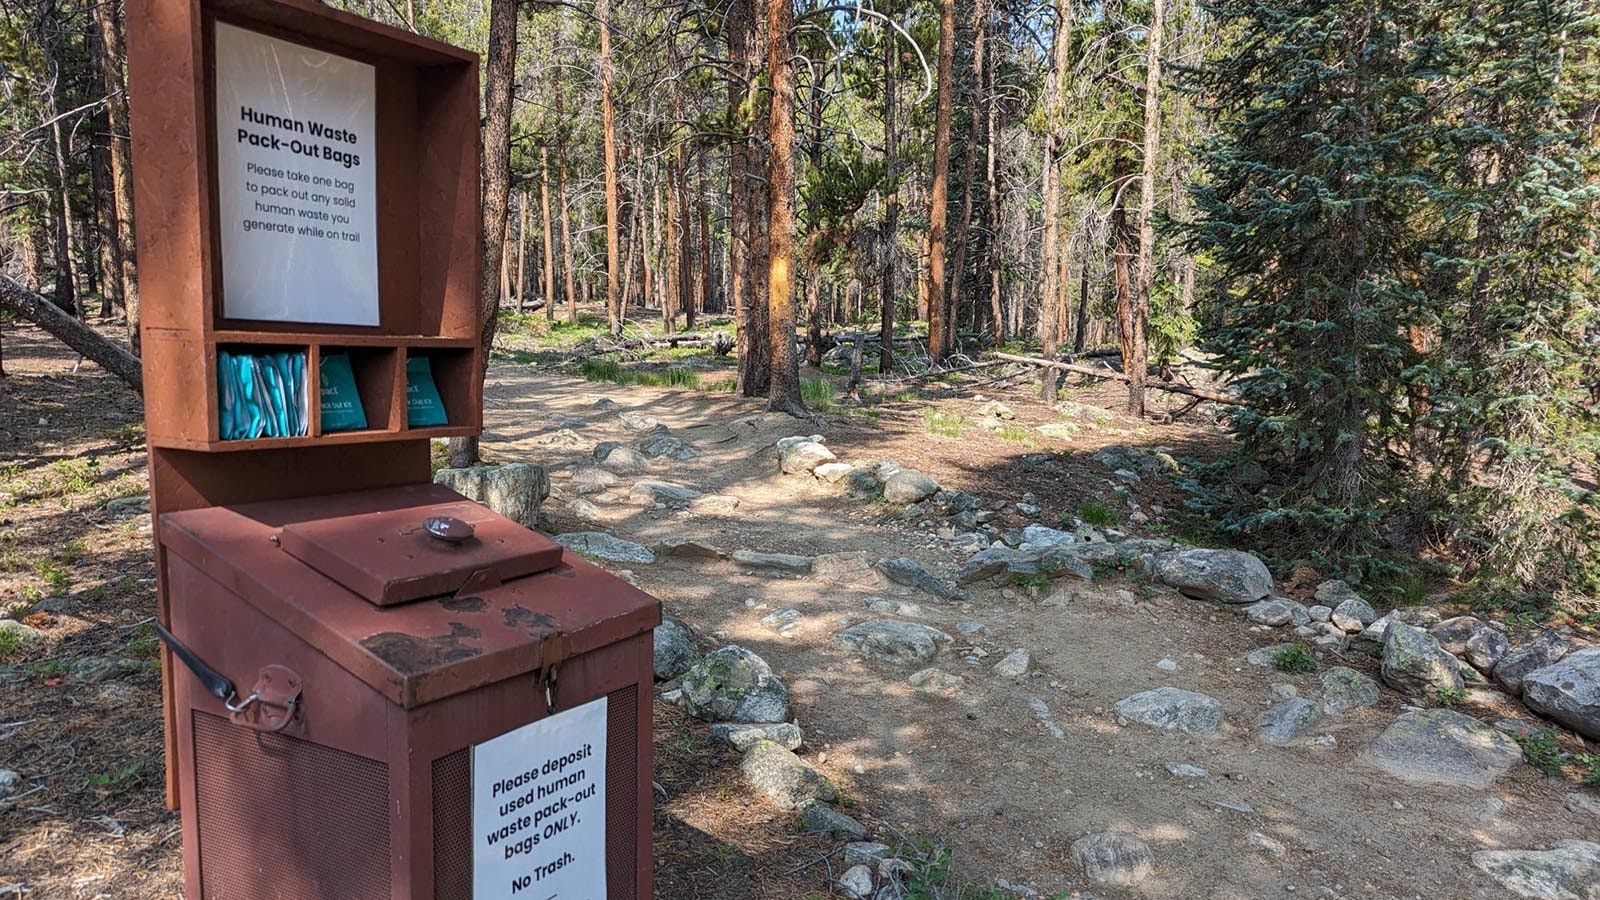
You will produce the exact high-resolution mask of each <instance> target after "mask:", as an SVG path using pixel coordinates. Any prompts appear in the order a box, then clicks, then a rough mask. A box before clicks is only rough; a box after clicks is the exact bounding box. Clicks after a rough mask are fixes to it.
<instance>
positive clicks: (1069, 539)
mask: <svg viewBox="0 0 1600 900" xmlns="http://www.w3.org/2000/svg"><path fill="white" fill-rule="evenodd" d="M1077 542H1078V536H1077V535H1075V534H1073V533H1072V532H1070V531H1062V530H1061V529H1059V528H1051V527H1049V526H1046V525H1029V526H1027V527H1026V528H1023V529H1022V544H1021V548H1022V549H1024V550H1029V549H1031V550H1043V549H1046V548H1048V547H1064V546H1069V545H1071V544H1076V543H1077Z"/></svg>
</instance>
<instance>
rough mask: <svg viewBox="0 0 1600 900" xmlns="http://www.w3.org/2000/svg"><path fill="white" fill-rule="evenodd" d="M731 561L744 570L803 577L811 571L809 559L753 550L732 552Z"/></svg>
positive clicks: (807, 557)
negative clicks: (784, 573) (759, 570)
mask: <svg viewBox="0 0 1600 900" xmlns="http://www.w3.org/2000/svg"><path fill="white" fill-rule="evenodd" d="M733 561H734V562H736V563H738V564H739V565H741V566H744V567H745V568H746V569H763V570H766V571H769V572H788V573H790V574H792V575H805V574H808V573H809V572H810V571H811V557H809V556H794V555H792V554H788V553H758V552H756V551H754V550H735V551H733Z"/></svg>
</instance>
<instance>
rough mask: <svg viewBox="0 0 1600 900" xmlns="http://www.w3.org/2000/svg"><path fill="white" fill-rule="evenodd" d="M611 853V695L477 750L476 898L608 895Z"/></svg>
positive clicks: (564, 899) (563, 899) (569, 899)
mask: <svg viewBox="0 0 1600 900" xmlns="http://www.w3.org/2000/svg"><path fill="white" fill-rule="evenodd" d="M605 849H606V698H605V697H601V698H600V699H599V700H595V701H592V702H590V703H585V704H584V705H582V706H579V707H575V708H573V709H569V710H567V711H566V712H563V713H558V714H556V715H554V716H550V717H549V718H546V719H541V720H539V721H537V722H533V723H531V724H528V725H524V726H522V727H521V728H518V729H516V730H515V731H508V732H506V733H505V734H502V735H500V736H499V737H497V738H493V739H491V740H487V741H484V742H483V743H481V744H476V745H474V746H473V748H472V897H473V900H506V898H509V897H527V898H529V900H605V897H606V853H605Z"/></svg>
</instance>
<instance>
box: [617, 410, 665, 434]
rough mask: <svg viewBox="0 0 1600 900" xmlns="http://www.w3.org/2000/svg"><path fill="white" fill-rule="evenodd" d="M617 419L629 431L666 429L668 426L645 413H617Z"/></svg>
mask: <svg viewBox="0 0 1600 900" xmlns="http://www.w3.org/2000/svg"><path fill="white" fill-rule="evenodd" d="M617 421H619V422H621V423H622V427H623V428H626V429H628V430H629V431H666V430H667V426H665V425H663V424H661V423H660V422H657V421H656V420H655V419H652V418H650V417H649V416H647V415H644V414H643V413H636V412H624V413H618V414H617Z"/></svg>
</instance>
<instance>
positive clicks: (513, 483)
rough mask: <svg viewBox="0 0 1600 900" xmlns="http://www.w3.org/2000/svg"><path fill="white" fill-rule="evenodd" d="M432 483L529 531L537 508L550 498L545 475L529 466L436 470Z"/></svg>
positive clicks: (516, 464)
mask: <svg viewBox="0 0 1600 900" xmlns="http://www.w3.org/2000/svg"><path fill="white" fill-rule="evenodd" d="M433 480H434V483H436V484H442V485H444V486H445V487H447V488H450V489H451V490H453V491H455V492H456V493H458V494H460V495H461V496H463V497H466V498H467V499H468V500H476V501H478V502H479V503H482V504H483V505H484V506H487V507H489V508H490V509H492V510H494V511H495V512H497V513H499V514H500V515H502V516H505V517H506V518H508V519H510V520H512V521H513V522H516V523H518V524H519V525H525V526H527V527H529V528H531V527H533V526H534V525H535V524H537V522H538V519H539V506H540V504H542V503H544V501H545V498H546V497H549V496H550V477H549V475H547V474H546V473H545V470H544V466H536V465H534V464H533V463H508V464H506V465H503V466H470V467H468V468H465V469H440V470H439V471H437V472H435V473H433Z"/></svg>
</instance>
